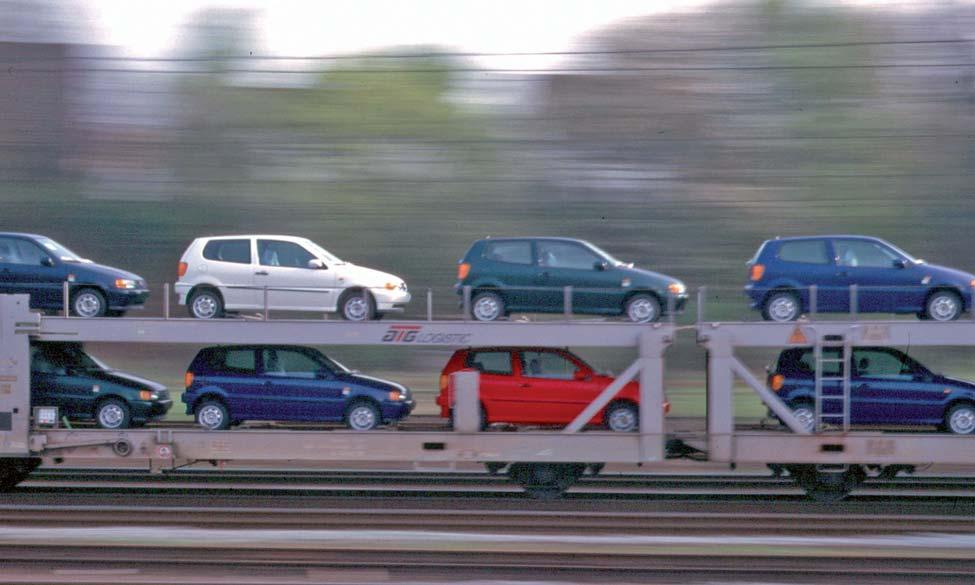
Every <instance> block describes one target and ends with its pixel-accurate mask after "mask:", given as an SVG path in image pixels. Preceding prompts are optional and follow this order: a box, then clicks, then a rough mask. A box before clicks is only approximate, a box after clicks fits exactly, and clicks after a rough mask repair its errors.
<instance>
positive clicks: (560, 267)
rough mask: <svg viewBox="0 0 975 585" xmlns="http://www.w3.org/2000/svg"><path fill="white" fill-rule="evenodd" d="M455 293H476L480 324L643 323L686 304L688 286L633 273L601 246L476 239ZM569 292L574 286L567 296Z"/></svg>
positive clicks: (474, 306)
mask: <svg viewBox="0 0 975 585" xmlns="http://www.w3.org/2000/svg"><path fill="white" fill-rule="evenodd" d="M457 278H458V282H457V285H456V288H457V293H458V294H460V295H463V294H464V288H465V287H467V286H469V287H470V291H471V299H470V311H471V315H472V316H473V317H474V318H475V319H477V320H478V321H493V320H495V319H500V318H502V317H504V316H506V315H508V314H510V313H512V312H523V313H561V312H563V311H564V310H565V301H566V298H567V296H568V299H569V302H570V305H571V311H572V312H573V313H581V314H591V315H625V316H626V317H627V318H628V319H629V320H631V321H634V322H637V323H644V322H650V321H656V320H658V319H660V317H661V316H662V315H666V314H667V313H668V311H673V312H675V313H676V312H679V311H681V310H682V309H683V307H684V304H685V303H686V302H687V290H686V288H685V287H684V283H682V282H681V281H679V280H677V279H676V278H673V277H670V276H666V275H664V274H660V273H657V272H651V271H649V270H643V269H640V268H634V267H633V264H627V263H624V262H620V261H619V260H617V259H616V258H613V257H612V256H610V255H609V254H607V253H606V252H604V251H602V250H600V249H599V248H597V247H596V246H594V245H592V244H590V243H589V242H586V241H583V240H575V239H571V238H488V239H484V240H478V241H476V242H474V244H473V245H472V246H471V248H470V250H468V251H467V254H466V255H465V256H464V258H463V259H462V260H461V261H460V264H459V266H458V268H457ZM566 287H571V289H569V291H568V294H567V291H566Z"/></svg>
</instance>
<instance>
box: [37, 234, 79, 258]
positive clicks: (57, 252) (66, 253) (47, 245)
mask: <svg viewBox="0 0 975 585" xmlns="http://www.w3.org/2000/svg"><path fill="white" fill-rule="evenodd" d="M37 243H38V244H40V245H42V246H44V249H45V250H47V251H48V253H50V254H51V255H52V256H57V257H58V259H60V260H61V261H62V262H84V261H85V260H84V258H82V257H81V256H78V255H77V254H75V253H74V252H72V251H71V250H69V249H67V248H65V247H64V246H62V245H61V244H59V243H57V242H55V241H54V240H52V239H51V238H37Z"/></svg>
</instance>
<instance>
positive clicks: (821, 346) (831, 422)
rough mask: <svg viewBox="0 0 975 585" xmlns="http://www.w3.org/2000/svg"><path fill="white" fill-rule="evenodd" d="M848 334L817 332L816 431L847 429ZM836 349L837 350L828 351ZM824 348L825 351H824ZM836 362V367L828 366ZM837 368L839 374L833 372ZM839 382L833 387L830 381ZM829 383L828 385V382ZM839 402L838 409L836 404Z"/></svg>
mask: <svg viewBox="0 0 975 585" xmlns="http://www.w3.org/2000/svg"><path fill="white" fill-rule="evenodd" d="M851 337H852V336H851V335H822V336H819V335H817V336H816V345H815V348H814V350H813V351H814V352H815V361H816V432H821V431H824V430H835V429H836V428H841V429H842V430H843V432H846V431H848V430H850V362H851V358H852V354H853V344H852V343H851V340H850V339H851ZM837 348H838V349H839V350H840V351H839V357H836V352H833V351H828V350H831V349H837ZM824 350H827V351H824ZM832 365H838V366H839V367H838V368H830V370H831V371H830V372H829V373H828V374H829V375H827V372H826V368H827V367H828V366H832ZM836 371H838V372H839V374H838V375H837V374H835V373H834V372H836ZM834 382H839V385H840V387H839V388H836V387H835V386H834V385H833V384H832V383H834ZM827 385H828V386H827ZM837 404H839V409H837V408H835V405H837Z"/></svg>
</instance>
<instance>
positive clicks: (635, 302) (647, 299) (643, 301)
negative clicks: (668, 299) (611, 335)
mask: <svg viewBox="0 0 975 585" xmlns="http://www.w3.org/2000/svg"><path fill="white" fill-rule="evenodd" d="M623 311H624V312H625V313H626V317H627V318H628V319H629V320H630V321H633V322H634V323H651V322H653V321H656V320H658V319H660V301H658V300H657V298H656V297H654V296H653V295H646V294H640V295H633V296H632V297H630V298H629V299H627V301H626V305H625V306H624V307H623Z"/></svg>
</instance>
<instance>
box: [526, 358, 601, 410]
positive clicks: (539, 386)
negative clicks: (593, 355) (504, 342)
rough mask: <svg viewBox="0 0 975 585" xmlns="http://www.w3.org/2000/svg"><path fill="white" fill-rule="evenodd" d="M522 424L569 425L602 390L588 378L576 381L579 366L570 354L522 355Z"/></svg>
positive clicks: (582, 367) (585, 368)
mask: <svg viewBox="0 0 975 585" xmlns="http://www.w3.org/2000/svg"><path fill="white" fill-rule="evenodd" d="M517 365H519V366H520V368H519V369H520V374H521V382H522V383H521V386H520V390H521V401H520V402H521V404H520V408H521V410H522V413H521V417H520V419H521V421H523V422H534V423H541V424H567V423H569V422H571V421H572V420H573V419H574V418H575V417H576V416H578V414H579V413H580V412H582V410H583V409H584V408H585V407H586V406H588V404H589V403H590V402H592V399H593V398H595V396H596V395H597V394H598V392H599V391H600V390H601V389H602V388H599V384H598V383H597V382H594V381H593V377H592V376H589V379H588V380H585V379H576V372H577V371H579V370H583V372H585V371H586V370H588V367H586V366H582V365H580V364H579V363H578V362H576V361H575V360H574V359H573V358H571V357H570V356H569V355H568V354H567V353H565V352H563V351H561V350H554V349H537V350H534V349H533V350H524V351H521V352H520V363H519V364H517Z"/></svg>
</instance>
